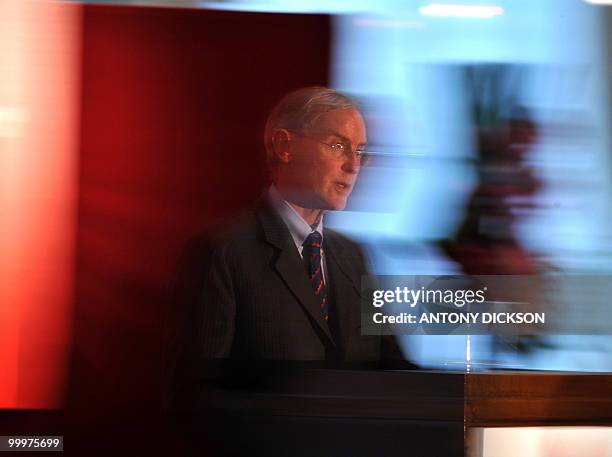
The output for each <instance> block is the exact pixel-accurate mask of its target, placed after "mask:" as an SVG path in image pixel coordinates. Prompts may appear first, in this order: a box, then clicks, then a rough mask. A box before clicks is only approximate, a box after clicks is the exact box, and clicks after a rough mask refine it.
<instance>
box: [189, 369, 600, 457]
mask: <svg viewBox="0 0 612 457" xmlns="http://www.w3.org/2000/svg"><path fill="white" fill-rule="evenodd" d="M202 401H203V403H202V404H203V405H206V406H205V408H207V413H206V419H205V420H204V421H202V422H199V423H198V424H199V425H198V427H197V431H196V436H197V435H200V434H201V433H205V434H207V436H208V437H211V436H212V437H214V439H213V440H212V448H213V449H214V450H215V451H214V452H215V453H211V455H267V456H272V455H291V456H319V455H322V456H323V455H325V456H327V455H333V456H345V455H346V456H352V457H354V456H406V455H409V456H435V457H442V456H447V455H448V456H461V455H478V454H477V453H475V450H478V448H479V446H478V439H479V433H478V430H481V428H482V427H509V426H513V427H516V426H543V425H544V426H546V425H610V424H612V376H611V375H605V374H569V373H548V372H537V373H534V372H508V371H506V372H494V373H470V374H465V373H449V372H430V371H357V370H309V371H304V372H295V373H290V374H289V373H287V374H278V373H276V374H275V375H274V376H270V377H269V378H268V379H264V380H261V382H260V383H259V384H258V386H257V387H256V388H254V389H249V388H247V389H244V388H238V389H231V390H228V389H224V388H216V389H211V390H210V391H209V392H208V393H207V394H206V396H205V398H204V399H203V400H202ZM209 443H210V441H209Z"/></svg>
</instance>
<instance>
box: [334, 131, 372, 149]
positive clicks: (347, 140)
mask: <svg viewBox="0 0 612 457" xmlns="http://www.w3.org/2000/svg"><path fill="white" fill-rule="evenodd" d="M328 133H329V135H332V136H337V137H338V138H342V139H343V140H344V141H346V142H347V143H350V142H351V140H350V139H349V138H347V137H345V136H344V135H342V134H341V133H338V132H332V131H330V132H328ZM366 144H367V143H365V142H364V143H359V145H363V146H365V145H366Z"/></svg>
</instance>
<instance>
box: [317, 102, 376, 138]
mask: <svg viewBox="0 0 612 457" xmlns="http://www.w3.org/2000/svg"><path fill="white" fill-rule="evenodd" d="M310 130H312V131H319V132H321V133H327V134H332V135H338V136H341V137H347V138H348V137H349V136H351V137H354V136H355V135H363V136H364V137H365V133H366V128H365V122H364V120H363V117H362V115H361V113H360V112H359V111H358V110H356V109H355V108H348V109H340V110H333V111H328V112H326V113H323V114H322V115H321V116H319V117H318V118H317V119H316V121H315V122H314V123H313V124H312V125H311V127H310Z"/></svg>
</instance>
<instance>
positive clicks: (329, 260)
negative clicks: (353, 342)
mask: <svg viewBox="0 0 612 457" xmlns="http://www.w3.org/2000/svg"><path fill="white" fill-rule="evenodd" d="M323 248H324V250H325V259H326V266H327V270H328V273H329V279H330V283H331V286H332V292H333V297H334V306H335V307H336V312H337V313H338V326H339V327H340V335H341V338H342V343H343V347H344V349H345V350H346V348H347V347H348V345H349V339H350V335H351V334H352V327H353V325H354V318H355V316H357V315H359V309H360V305H361V304H360V303H359V302H354V301H353V300H351V298H350V297H355V296H359V297H360V296H361V292H360V286H359V285H357V284H355V278H354V277H353V276H354V274H351V271H352V269H351V266H350V264H349V261H348V260H347V259H346V258H345V257H344V256H343V251H344V246H343V243H342V241H341V240H340V239H338V238H337V237H336V236H335V234H334V233H333V232H331V231H326V233H325V235H324V237H323ZM355 292H356V293H357V294H355Z"/></svg>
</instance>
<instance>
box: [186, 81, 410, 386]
mask: <svg viewBox="0 0 612 457" xmlns="http://www.w3.org/2000/svg"><path fill="white" fill-rule="evenodd" d="M366 141H367V137H366V126H365V123H364V119H363V117H362V115H361V113H360V112H359V109H358V107H357V105H356V103H355V102H354V101H353V100H352V99H350V98H349V97H347V96H346V95H344V94H342V93H340V92H337V91H335V90H332V89H329V88H325V87H307V88H303V89H299V90H297V91H294V92H292V93H290V94H288V95H287V96H285V97H284V98H283V99H282V100H281V101H280V102H279V103H278V104H277V105H276V106H275V107H274V109H273V110H272V112H271V114H270V116H269V118H268V121H267V125H266V131H265V145H266V150H267V161H268V165H269V167H270V171H271V175H272V181H273V183H272V185H271V186H270V188H269V189H267V190H266V192H265V193H264V195H263V196H262V197H261V199H260V200H259V201H258V203H257V205H256V207H255V208H254V210H252V211H249V212H247V213H246V214H245V215H242V216H241V217H240V218H238V220H237V221H235V222H234V223H233V224H231V225H229V226H224V227H217V228H215V229H213V230H212V231H211V233H210V234H208V235H207V236H205V237H202V238H199V239H197V240H194V241H193V242H192V243H191V245H190V246H189V247H188V248H187V249H186V250H185V254H186V255H185V257H184V259H183V262H182V267H181V271H180V274H179V276H178V282H177V285H176V291H177V295H176V297H177V306H178V307H179V308H180V310H181V313H182V316H181V317H182V318H181V321H182V325H181V326H180V327H179V328H180V331H179V333H178V334H177V336H178V339H179V340H180V347H181V348H182V349H181V351H180V357H181V358H182V366H184V367H188V368H187V369H188V371H189V372H190V376H191V377H193V371H194V370H197V367H201V366H208V364H207V362H210V361H214V360H230V361H238V362H241V363H246V362H254V361H293V362H317V363H323V364H325V365H327V366H338V365H342V364H361V365H363V364H365V365H368V366H380V365H381V363H384V362H387V361H398V360H401V359H402V357H401V354H400V352H399V350H398V348H397V346H396V345H395V343H394V340H393V337H380V336H366V335H362V334H361V332H360V328H361V322H360V321H361V315H360V300H361V276H362V275H366V274H368V271H367V268H366V261H365V259H364V255H363V254H362V251H361V249H360V248H359V246H358V245H357V244H356V243H355V242H353V241H351V240H350V239H348V238H347V237H345V236H343V235H341V234H340V233H338V232H336V231H334V230H331V229H329V228H327V227H324V219H325V216H324V213H325V211H329V210H335V211H337V210H342V209H344V208H345V206H346V204H347V200H348V198H349V196H350V194H351V191H352V190H353V188H354V186H355V182H356V180H357V177H358V176H359V172H360V170H361V167H362V166H363V165H364V163H365V160H366V153H365V146H366ZM407 365H408V364H406V365H404V366H403V367H404V368H405V367H407Z"/></svg>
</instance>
